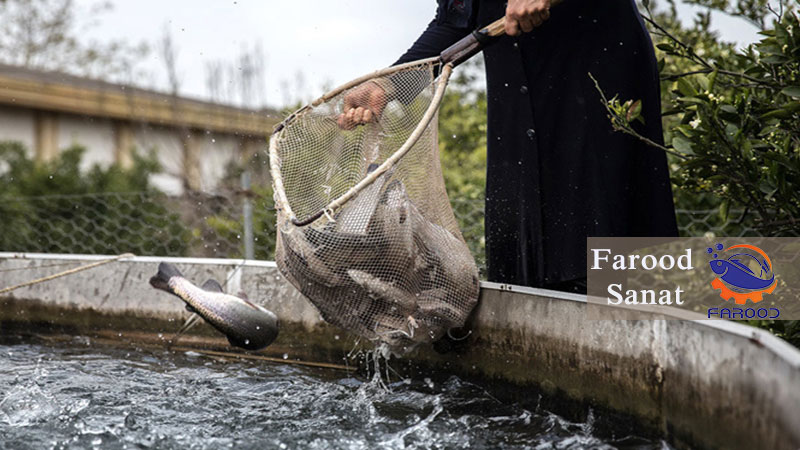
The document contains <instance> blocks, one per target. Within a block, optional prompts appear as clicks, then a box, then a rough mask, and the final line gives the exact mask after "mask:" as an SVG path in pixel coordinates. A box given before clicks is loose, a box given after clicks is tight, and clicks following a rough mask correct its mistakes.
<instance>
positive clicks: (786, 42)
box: [600, 0, 800, 236]
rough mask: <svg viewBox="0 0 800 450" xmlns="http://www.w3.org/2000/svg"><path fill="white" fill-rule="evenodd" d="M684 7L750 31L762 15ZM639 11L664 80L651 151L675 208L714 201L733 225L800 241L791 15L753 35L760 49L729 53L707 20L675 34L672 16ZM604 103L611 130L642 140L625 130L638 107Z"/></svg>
mask: <svg viewBox="0 0 800 450" xmlns="http://www.w3.org/2000/svg"><path fill="white" fill-rule="evenodd" d="M692 3H696V4H702V5H705V6H708V7H709V8H711V9H715V10H718V11H725V12H734V13H741V14H744V17H745V18H746V19H747V20H748V21H750V22H753V23H757V24H763V23H765V22H766V21H767V17H768V15H769V14H771V13H770V11H769V10H767V9H766V8H765V7H763V4H764V2H761V1H756V0H742V1H739V2H733V1H721V0H718V1H715V0H702V1H701V0H697V1H694V2H692ZM645 4H646V5H648V4H649V2H645ZM673 6H674V5H673ZM648 12H649V15H648V16H646V20H647V21H648V23H649V24H650V25H651V26H652V28H653V33H654V35H656V36H657V37H659V38H660V42H659V43H658V45H657V48H658V49H659V56H660V57H661V58H662V59H661V60H660V63H659V65H660V67H661V69H662V78H663V79H664V80H665V81H666V82H665V83H664V85H665V87H666V91H665V95H664V98H663V103H664V108H665V111H664V115H665V116H666V117H667V119H668V120H667V121H666V125H667V127H668V131H667V133H666V136H665V137H666V141H667V145H666V146H659V147H661V148H662V149H663V150H664V151H667V152H669V153H670V154H671V155H672V158H671V159H672V161H673V165H672V169H673V182H674V183H675V185H676V186H677V187H678V189H677V191H678V195H679V196H678V200H679V202H678V204H679V205H681V203H682V202H681V200H683V201H692V202H696V201H695V200H691V197H692V196H694V197H698V198H699V199H700V200H701V201H707V202H709V203H712V204H713V203H718V206H719V211H720V218H721V219H722V220H724V219H726V218H727V216H728V214H729V211H730V210H731V209H734V208H735V209H743V210H745V211H746V214H745V215H744V216H743V220H747V221H750V222H752V225H753V226H754V227H755V228H756V229H758V230H759V232H760V233H762V234H764V235H768V236H780V235H793V234H798V233H800V198H798V196H797V192H798V190H800V121H799V119H800V116H799V115H798V114H800V71H799V70H798V69H800V35H798V32H799V31H798V18H797V16H796V15H795V13H794V12H793V11H792V10H789V11H784V12H783V15H782V16H777V15H776V16H774V20H773V21H772V28H770V29H765V30H762V31H761V34H762V35H763V38H762V39H761V41H760V42H758V43H756V44H753V45H750V46H748V47H747V48H745V49H743V50H740V51H739V50H736V49H735V48H734V47H733V46H732V45H730V44H725V43H720V42H719V39H718V38H717V36H716V35H715V34H714V33H713V32H711V31H710V28H709V24H710V15H709V14H708V13H704V14H700V15H699V16H698V17H697V18H696V20H695V22H694V24H693V27H692V28H691V29H689V30H684V29H682V28H681V27H680V25H679V24H678V23H677V20H676V19H675V15H674V8H673V9H672V12H671V13H663V12H662V13H660V14H653V12H652V10H650V9H648ZM777 14H779V13H777ZM661 20H664V22H665V23H664V24H662V23H661ZM676 30H677V31H676ZM600 88H602V86H600ZM607 104H608V110H609V116H610V118H611V120H612V124H613V126H614V127H615V129H617V130H619V131H622V132H625V133H628V134H631V135H633V136H636V137H638V138H640V139H645V138H644V137H643V136H641V135H639V134H638V133H637V132H636V130H635V128H634V125H633V124H634V122H635V121H636V119H637V118H638V111H637V108H638V102H636V101H633V100H627V101H624V102H623V101H622V100H620V99H616V98H614V99H611V100H608V102H607ZM651 144H653V145H657V144H654V143H651ZM657 146H658V145H657ZM702 194H706V195H705V196H703V195H702ZM715 199H718V200H715Z"/></svg>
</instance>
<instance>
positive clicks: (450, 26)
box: [398, 0, 677, 286]
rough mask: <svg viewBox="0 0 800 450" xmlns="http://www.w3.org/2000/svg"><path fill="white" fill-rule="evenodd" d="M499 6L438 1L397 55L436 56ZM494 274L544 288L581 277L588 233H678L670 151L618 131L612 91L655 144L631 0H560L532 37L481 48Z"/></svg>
mask: <svg viewBox="0 0 800 450" xmlns="http://www.w3.org/2000/svg"><path fill="white" fill-rule="evenodd" d="M504 13H505V2H503V1H491V0H440V5H439V9H438V11H437V17H436V19H435V20H434V21H433V22H431V24H430V25H429V26H428V29H427V30H425V32H424V33H423V34H422V36H420V38H419V39H418V40H417V42H416V43H414V45H413V46H412V47H411V49H410V50H409V51H408V52H407V53H406V54H405V55H403V57H402V58H401V59H400V61H398V62H406V61H412V60H415V59H420V58H424V57H429V56H433V55H436V54H438V53H439V52H440V51H441V50H443V49H444V48H446V47H448V46H449V45H450V44H452V43H453V42H455V41H456V40H458V39H459V38H461V37H463V36H464V35H466V34H467V33H468V32H469V31H471V30H472V29H474V28H476V27H477V26H479V25H480V26H484V25H486V24H488V23H490V22H492V21H494V20H495V19H497V18H499V17H502V16H503V14H504ZM484 57H485V61H486V78H487V92H488V103H489V105H488V149H487V152H488V162H487V166H488V167H487V184H486V215H485V220H486V247H487V260H488V272H489V274H488V275H489V280H491V281H498V282H504V283H513V284H520V285H527V286H548V285H555V284H558V283H561V282H565V281H570V280H575V279H579V278H584V277H586V237H587V236H676V235H677V226H676V222H675V211H674V205H673V201H672V191H671V188H670V182H669V174H668V170H667V163H666V155H665V154H664V153H663V152H662V151H661V150H658V149H655V148H652V147H649V146H647V145H646V144H644V143H642V142H640V141H638V140H636V139H635V138H632V137H630V136H626V135H623V134H622V133H618V132H614V131H613V130H612V128H611V124H610V122H609V119H608V117H607V113H606V111H605V108H604V106H603V105H602V103H601V100H600V95H599V93H598V92H597V90H596V89H595V86H594V82H593V81H592V80H591V79H590V78H589V73H591V74H592V75H593V76H594V77H595V78H596V79H597V81H598V82H599V84H600V87H601V88H602V89H603V90H604V91H605V93H606V95H607V97H608V98H612V97H613V96H614V95H618V96H619V98H620V100H622V101H624V100H627V99H641V100H642V106H643V112H642V115H643V117H644V119H645V125H643V126H641V128H640V132H641V133H642V134H644V135H645V136H647V137H649V138H650V139H652V140H653V141H655V142H662V128H661V104H660V97H659V80H658V71H657V67H656V61H655V57H654V54H653V48H652V43H651V41H650V37H649V35H648V33H647V30H646V29H645V27H644V24H643V23H642V20H641V17H640V16H639V14H638V11H637V9H636V5H635V3H634V0H603V1H598V0H565V1H564V2H563V3H562V4H561V5H558V6H555V7H553V9H552V10H551V17H550V20H548V21H547V22H545V24H544V25H542V26H541V27H539V28H537V29H535V30H534V31H533V32H531V33H526V34H523V35H522V36H519V37H510V36H505V37H503V38H501V39H500V40H499V41H498V42H497V43H496V44H494V45H493V46H491V47H489V48H487V49H486V50H484Z"/></svg>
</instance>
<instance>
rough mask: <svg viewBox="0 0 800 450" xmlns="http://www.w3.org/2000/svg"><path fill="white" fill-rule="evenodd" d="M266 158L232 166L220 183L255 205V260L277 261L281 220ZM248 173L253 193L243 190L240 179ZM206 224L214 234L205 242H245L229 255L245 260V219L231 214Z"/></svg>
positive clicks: (231, 164) (255, 157) (217, 215)
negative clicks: (252, 179) (277, 244)
mask: <svg viewBox="0 0 800 450" xmlns="http://www.w3.org/2000/svg"><path fill="white" fill-rule="evenodd" d="M264 158H265V155H261V154H258V153H257V154H255V155H252V156H251V158H250V159H249V160H248V161H245V163H244V164H243V165H240V164H237V163H233V162H231V163H229V164H228V166H227V167H226V168H225V175H224V176H223V178H222V180H220V189H223V190H225V191H228V192H237V193H238V194H237V195H236V197H237V199H236V201H242V202H243V201H244V199H245V198H248V199H249V201H250V202H251V204H252V205H253V241H254V244H255V245H254V257H255V259H261V260H269V261H274V260H275V239H276V237H277V232H276V230H275V224H276V223H277V221H278V216H277V212H276V210H275V200H274V196H273V190H272V183H271V182H270V181H269V178H268V175H267V174H266V172H268V166H267V165H266V164H264V163H265V162H266V161H265V159H264ZM244 171H248V172H249V173H250V174H251V176H252V178H254V179H255V180H254V182H253V184H252V187H251V188H250V189H249V190H246V191H242V190H240V189H239V186H240V177H241V175H242V173H243V172H244ZM205 222H206V225H207V226H208V227H209V228H210V229H211V230H213V235H211V236H206V237H205V239H210V240H213V241H224V242H242V245H240V246H239V248H236V249H230V252H229V253H228V255H231V256H229V257H233V256H234V255H238V256H239V257H241V258H244V256H245V255H244V244H243V242H244V241H243V239H244V236H242V233H243V230H244V217H243V216H241V215H240V216H239V217H237V218H232V217H231V215H230V214H224V213H220V214H214V215H211V216H208V217H207V218H206V219H205Z"/></svg>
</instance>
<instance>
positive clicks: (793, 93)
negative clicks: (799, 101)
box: [781, 86, 800, 98]
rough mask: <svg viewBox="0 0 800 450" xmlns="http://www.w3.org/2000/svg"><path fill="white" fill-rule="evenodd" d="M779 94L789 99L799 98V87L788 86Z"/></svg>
mask: <svg viewBox="0 0 800 450" xmlns="http://www.w3.org/2000/svg"><path fill="white" fill-rule="evenodd" d="M781 94H784V95H788V96H789V97H793V98H800V86H789V87H787V88H783V90H782V91H781Z"/></svg>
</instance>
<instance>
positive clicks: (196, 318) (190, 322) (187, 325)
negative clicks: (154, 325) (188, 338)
mask: <svg viewBox="0 0 800 450" xmlns="http://www.w3.org/2000/svg"><path fill="white" fill-rule="evenodd" d="M186 309H189V307H188V306H187V307H186ZM200 322H202V320H200V315H198V314H197V313H194V314H192V315H191V316H189V318H188V319H186V322H184V323H183V325H182V326H181V328H180V329H179V330H178V331H177V332H175V334H174V335H173V336H172V338H171V339H170V340H169V345H172V344H174V343H176V342H178V338H180V337H181V336H183V334H184V333H186V332H187V331H189V330H190V329H191V328H192V327H194V326H195V325H197V324H198V323H200Z"/></svg>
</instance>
